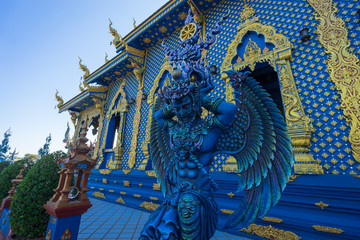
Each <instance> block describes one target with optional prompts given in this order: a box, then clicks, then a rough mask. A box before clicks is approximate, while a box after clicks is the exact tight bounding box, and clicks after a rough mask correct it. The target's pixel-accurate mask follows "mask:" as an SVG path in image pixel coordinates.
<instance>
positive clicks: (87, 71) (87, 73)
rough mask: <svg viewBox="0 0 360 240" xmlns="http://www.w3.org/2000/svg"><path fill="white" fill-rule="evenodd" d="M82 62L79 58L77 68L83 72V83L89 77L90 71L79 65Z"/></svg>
mask: <svg viewBox="0 0 360 240" xmlns="http://www.w3.org/2000/svg"><path fill="white" fill-rule="evenodd" d="M81 62H82V59H81V58H80V57H79V66H80V68H81V70H83V72H84V75H83V80H84V81H85V79H86V78H87V77H88V76H89V75H90V71H89V69H88V68H87V67H86V66H85V65H84V64H82V63H81Z"/></svg>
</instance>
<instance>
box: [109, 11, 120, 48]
mask: <svg viewBox="0 0 360 240" xmlns="http://www.w3.org/2000/svg"><path fill="white" fill-rule="evenodd" d="M109 21H110V23H109V30H110V33H111V35H113V36H114V40H113V41H112V43H113V44H114V46H115V47H116V45H117V44H118V43H119V41H120V35H119V34H118V32H117V31H116V29H115V28H113V27H112V22H111V19H110V18H109ZM110 44H111V42H110Z"/></svg>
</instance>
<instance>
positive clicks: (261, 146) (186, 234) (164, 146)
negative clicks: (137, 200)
mask: <svg viewBox="0 0 360 240" xmlns="http://www.w3.org/2000/svg"><path fill="white" fill-rule="evenodd" d="M227 16H228V15H225V16H223V17H222V19H221V20H220V21H219V22H218V23H217V25H216V28H215V30H213V31H210V32H209V33H208V34H207V35H206V37H205V39H204V40H199V26H198V25H197V23H196V22H195V21H194V20H193V18H192V16H191V12H190V11H189V15H188V17H187V19H186V20H185V24H186V26H187V28H184V29H187V30H189V29H194V27H195V31H193V33H192V34H191V32H190V34H188V35H187V37H183V38H182V39H181V40H182V42H181V46H182V48H181V49H180V50H171V49H169V48H168V47H167V46H166V45H164V44H163V46H164V48H165V50H166V54H167V55H168V56H169V61H170V62H171V63H172V64H173V72H172V81H171V83H170V84H169V85H168V86H165V87H163V89H161V91H160V93H158V98H157V100H156V102H155V105H154V112H155V114H154V116H153V119H152V124H151V133H150V153H151V159H152V166H153V168H154V170H155V173H156V175H157V179H158V183H159V184H160V187H161V190H162V192H163V194H164V198H165V201H164V203H163V204H162V205H161V206H159V207H158V208H157V209H156V210H155V211H154V212H153V213H152V215H151V216H150V218H149V220H148V222H147V223H146V224H145V226H144V229H143V231H142V233H141V235H140V238H139V239H141V240H148V239H171V240H175V239H183V240H208V239H210V238H211V237H212V236H213V235H214V233H215V231H216V229H217V228H219V226H218V216H217V214H218V208H217V204H216V202H215V199H214V196H213V193H214V192H215V191H216V190H217V184H216V182H215V181H214V180H213V179H212V178H211V175H210V167H211V163H212V160H213V157H214V156H215V155H216V154H219V153H223V154H228V155H231V156H233V157H234V158H235V159H236V160H237V163H238V172H239V173H241V176H240V180H239V187H238V190H239V191H242V190H245V191H246V192H245V197H244V200H243V202H242V203H240V205H239V207H238V209H237V210H236V211H235V212H234V213H233V214H232V215H231V216H230V217H229V219H228V221H227V222H226V224H225V226H222V227H225V228H232V227H235V226H240V227H245V226H247V225H249V224H250V223H251V222H253V221H254V220H255V218H256V217H258V216H264V215H265V214H266V213H267V212H268V211H269V209H270V207H271V206H273V205H275V204H276V203H277V201H278V200H279V198H280V193H281V191H282V190H283V189H284V187H285V184H286V180H287V178H288V177H289V175H290V173H291V166H292V162H293V155H292V151H291V143H290V138H289V137H288V135H287V133H286V125H285V122H284V119H283V117H282V115H281V114H280V111H279V110H278V109H277V107H276V105H275V104H274V103H273V102H272V100H271V98H270V96H269V95H268V94H267V93H266V92H265V91H264V90H263V89H262V88H261V87H260V85H259V84H258V83H257V82H256V81H255V79H253V78H251V77H248V73H240V72H235V71H229V72H227V74H228V75H229V77H230V80H231V83H232V86H233V88H234V92H235V99H234V100H235V102H236V104H233V103H229V102H226V101H225V100H223V99H221V98H216V97H212V96H211V92H212V90H213V89H214V85H213V84H212V81H211V74H210V66H209V64H205V63H204V59H202V58H201V52H202V51H203V50H208V49H209V47H210V46H211V45H213V44H214V43H215V42H216V35H217V34H219V32H220V26H221V24H222V23H223V21H224V20H226V18H227ZM190 25H191V26H190ZM181 34H182V35H183V36H186V34H185V33H181ZM202 108H204V109H206V110H207V111H208V112H209V115H208V117H206V118H204V119H203V118H201V115H202Z"/></svg>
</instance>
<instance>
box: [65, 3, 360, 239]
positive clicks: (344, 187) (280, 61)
mask: <svg viewBox="0 0 360 240" xmlns="http://www.w3.org/2000/svg"><path fill="white" fill-rule="evenodd" d="M189 9H191V11H192V13H193V16H194V19H195V20H196V21H197V23H198V24H199V25H200V27H201V37H202V38H204V37H205V35H206V33H207V32H208V31H210V30H211V29H213V28H214V26H215V24H216V22H217V21H219V20H220V18H221V16H222V15H224V14H226V13H227V12H228V11H229V12H230V16H229V18H228V19H227V20H226V21H224V23H223V25H222V31H221V32H220V34H219V35H218V39H217V42H216V43H215V44H214V45H213V46H212V47H211V48H210V49H209V50H208V51H205V52H204V53H203V59H204V61H206V62H208V63H210V64H211V65H214V66H216V68H217V72H218V73H217V74H216V75H215V76H213V77H212V80H213V83H214V84H215V86H216V87H215V89H214V90H213V95H214V96H216V97H221V98H223V99H226V100H227V101H229V102H230V101H232V99H233V95H234V90H233V88H232V86H231V84H230V82H229V77H228V76H227V75H226V74H225V73H224V72H225V71H227V70H231V69H234V70H237V71H250V72H251V76H252V77H254V78H255V79H257V81H259V82H260V84H261V85H262V86H263V87H264V88H265V89H266V90H267V91H268V92H269V93H270V94H271V96H272V98H273V100H274V101H275V102H276V104H277V106H278V108H279V109H280V111H281V112H282V114H283V116H284V118H285V120H286V123H287V127H288V131H289V134H290V137H291V143H292V146H293V153H294V157H295V164H294V169H293V175H291V177H290V178H289V180H288V181H289V182H288V185H287V187H286V189H285V191H284V192H283V194H282V197H281V200H280V202H279V203H278V204H277V205H276V206H275V207H274V208H272V209H271V210H270V212H269V213H268V214H267V216H266V217H264V218H262V219H256V221H255V222H254V223H253V224H251V225H250V226H249V227H248V228H245V229H237V228H234V229H227V230H225V231H227V232H229V233H231V234H235V235H240V236H244V237H246V238H250V239H300V238H301V239H358V238H360V228H359V226H360V64H359V57H360V41H359V35H360V21H359V19H360V4H359V3H358V2H357V0H348V1H338V0H337V1H333V0H293V1H283V0H249V1H246V2H245V1H239V0H201V1H193V0H170V1H169V2H167V3H166V4H165V5H164V6H163V7H161V8H160V9H159V10H158V11H156V12H155V13H154V14H152V15H151V16H150V17H149V18H148V19H146V20H145V21H144V22H143V23H141V24H140V25H139V26H137V27H136V28H135V29H134V30H133V31H131V32H130V33H128V34H127V35H126V36H125V37H123V38H121V37H120V36H119V35H118V33H117V31H116V30H115V28H114V27H113V26H112V23H111V22H110V25H109V29H110V32H111V33H112V35H113V36H114V40H113V43H114V46H115V48H116V52H117V55H116V56H115V57H114V58H113V59H111V60H108V61H107V62H106V63H105V64H104V65H103V66H99V68H98V69H97V70H95V71H94V72H92V73H90V72H89V70H88V69H87V68H86V66H85V65H83V64H82V62H81V61H80V63H79V64H80V67H81V68H82V69H83V70H84V72H85V74H84V76H83V79H84V81H83V87H82V89H81V90H82V91H81V93H80V94H79V95H77V96H75V97H74V98H73V99H71V100H69V101H67V102H65V103H63V102H61V103H60V104H59V105H58V108H59V111H60V112H66V111H68V112H69V113H70V115H71V119H72V120H73V123H74V124H75V126H76V128H75V134H74V138H77V137H78V136H79V134H80V130H81V128H82V126H83V124H85V123H87V124H88V126H87V127H88V128H89V129H90V130H92V131H88V134H93V135H94V138H96V139H97V140H96V143H95V146H94V156H97V157H98V161H97V165H96V167H95V169H93V171H92V172H93V174H92V175H91V176H90V178H89V188H90V192H89V194H90V195H92V196H94V197H96V198H99V199H101V200H103V201H108V202H113V203H117V204H121V205H124V206H127V207H131V208H136V209H140V210H143V211H147V212H151V211H154V210H155V209H156V208H157V207H158V206H159V205H160V204H161V203H162V200H163V195H162V192H161V190H160V188H159V185H158V184H157V179H156V176H155V173H154V170H153V169H152V166H151V159H150V156H149V155H150V154H149V148H148V146H149V143H150V126H151V119H152V116H153V111H152V109H153V106H154V103H155V99H156V97H157V96H156V93H157V92H158V91H159V89H160V88H161V87H162V86H165V85H167V84H168V83H169V81H170V77H171V72H172V65H171V64H170V63H169V61H168V58H167V57H166V55H165V50H164V49H163V47H162V42H164V43H165V44H166V45H168V46H169V47H171V48H173V49H179V48H180V47H181V46H180V44H179V37H180V38H181V37H186V35H191V34H192V33H193V30H194V29H191V27H189V26H184V20H185V19H186V17H187V14H188V11H189ZM206 114H207V113H206V112H204V116H206ZM87 119H88V120H87ZM86 120H87V121H86ZM88 138H89V137H88ZM211 172H212V173H211V174H212V177H213V178H214V179H215V181H216V182H217V184H218V185H219V190H218V191H217V192H216V193H215V198H216V201H217V202H218V205H219V210H220V212H219V223H220V225H221V223H224V221H225V220H226V218H227V217H228V216H229V214H231V213H233V212H234V209H236V207H237V206H238V203H239V201H240V200H241V199H242V196H243V194H242V193H237V191H236V189H237V183H238V179H239V176H238V174H237V165H236V161H235V160H234V159H233V158H232V157H229V156H227V155H225V154H219V155H217V156H215V157H214V160H213V164H212V166H211ZM220 230H221V229H220Z"/></svg>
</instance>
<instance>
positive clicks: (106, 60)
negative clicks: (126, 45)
mask: <svg viewBox="0 0 360 240" xmlns="http://www.w3.org/2000/svg"><path fill="white" fill-rule="evenodd" d="M107 57H108V55H107V53H105V63H107V62H108V61H109V59H107Z"/></svg>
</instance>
